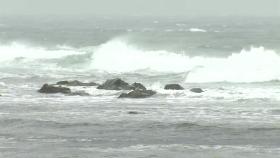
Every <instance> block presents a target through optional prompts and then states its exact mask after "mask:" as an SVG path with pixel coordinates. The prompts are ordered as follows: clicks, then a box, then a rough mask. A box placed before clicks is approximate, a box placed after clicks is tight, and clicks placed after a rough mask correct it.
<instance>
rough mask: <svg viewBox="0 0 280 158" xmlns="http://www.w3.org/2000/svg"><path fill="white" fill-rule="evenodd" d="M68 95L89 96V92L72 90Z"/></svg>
mask: <svg viewBox="0 0 280 158" xmlns="http://www.w3.org/2000/svg"><path fill="white" fill-rule="evenodd" d="M69 95H70V96H90V94H88V93H86V92H85V91H77V92H72V93H70V94H69Z"/></svg>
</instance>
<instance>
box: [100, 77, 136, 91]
mask: <svg viewBox="0 0 280 158" xmlns="http://www.w3.org/2000/svg"><path fill="white" fill-rule="evenodd" d="M97 89H105V90H132V89H133V87H132V86H130V85H129V84H128V83H126V82H125V81H123V80H121V79H119V78H116V79H111V80H107V81H106V82H105V83H103V84H102V85H100V86H98V87H97Z"/></svg>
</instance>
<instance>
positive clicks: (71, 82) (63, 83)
mask: <svg viewBox="0 0 280 158" xmlns="http://www.w3.org/2000/svg"><path fill="white" fill-rule="evenodd" d="M56 84H57V85H64V86H98V84H97V83H94V82H89V83H83V82H80V81H77V80H74V81H59V82H57V83H56Z"/></svg>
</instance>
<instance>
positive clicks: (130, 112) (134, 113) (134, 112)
mask: <svg viewBox="0 0 280 158" xmlns="http://www.w3.org/2000/svg"><path fill="white" fill-rule="evenodd" d="M128 114H130V115H137V114H139V112H137V111H129V112H128Z"/></svg>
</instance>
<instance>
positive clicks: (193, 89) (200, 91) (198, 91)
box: [190, 88, 204, 93]
mask: <svg viewBox="0 0 280 158" xmlns="http://www.w3.org/2000/svg"><path fill="white" fill-rule="evenodd" d="M190 91H191V92H194V93H202V92H204V91H203V90H202V89H201V88H192V89H190Z"/></svg>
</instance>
